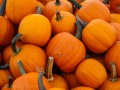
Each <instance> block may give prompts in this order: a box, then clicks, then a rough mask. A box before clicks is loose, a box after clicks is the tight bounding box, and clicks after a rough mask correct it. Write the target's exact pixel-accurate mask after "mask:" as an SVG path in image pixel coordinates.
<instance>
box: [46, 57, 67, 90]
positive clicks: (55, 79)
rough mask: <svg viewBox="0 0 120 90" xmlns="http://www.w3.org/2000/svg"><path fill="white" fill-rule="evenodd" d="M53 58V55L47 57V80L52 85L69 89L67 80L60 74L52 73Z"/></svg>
mask: <svg viewBox="0 0 120 90" xmlns="http://www.w3.org/2000/svg"><path fill="white" fill-rule="evenodd" d="M53 60H54V59H53V57H48V64H47V68H46V76H47V78H48V81H49V82H50V84H51V85H52V86H53V87H56V88H64V89H65V90H69V88H68V85H67V82H66V80H65V79H64V78H63V77H62V76H60V75H58V74H52V68H53Z"/></svg>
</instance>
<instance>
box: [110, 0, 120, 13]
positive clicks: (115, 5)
mask: <svg viewBox="0 0 120 90" xmlns="http://www.w3.org/2000/svg"><path fill="white" fill-rule="evenodd" d="M110 7H111V9H112V10H113V11H114V12H116V13H120V0H111V1H110Z"/></svg>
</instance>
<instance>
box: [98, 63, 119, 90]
mask: <svg viewBox="0 0 120 90" xmlns="http://www.w3.org/2000/svg"><path fill="white" fill-rule="evenodd" d="M110 66H111V76H110V78H108V79H107V80H106V81H105V82H104V84H103V85H102V86H101V87H100V89H99V90H120V78H118V77H117V72H116V65H115V63H113V62H111V63H110Z"/></svg>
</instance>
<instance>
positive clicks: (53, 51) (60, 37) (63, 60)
mask: <svg viewBox="0 0 120 90" xmlns="http://www.w3.org/2000/svg"><path fill="white" fill-rule="evenodd" d="M46 53H47V56H52V57H53V58H54V63H55V64H56V65H57V66H58V67H59V68H60V69H61V70H62V71H64V72H72V71H74V70H75V69H76V67H77V65H78V64H79V63H80V62H81V61H83V60H84V58H85V54H86V49H85V46H84V45H83V43H82V42H81V41H80V40H78V39H77V38H76V37H74V36H73V35H71V34H69V33H67V32H62V33H59V34H57V35H56V36H54V37H53V38H52V39H51V40H50V42H49V43H48V46H47V48H46Z"/></svg>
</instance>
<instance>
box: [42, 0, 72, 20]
mask: <svg viewBox="0 0 120 90" xmlns="http://www.w3.org/2000/svg"><path fill="white" fill-rule="evenodd" d="M56 10H60V11H68V12H70V13H72V12H73V9H72V5H71V3H70V2H68V1H67V0H53V1H50V2H48V3H47V4H46V5H45V7H44V9H43V12H42V14H43V15H44V16H45V17H47V18H48V19H49V20H51V18H52V17H53V16H54V15H55V13H56Z"/></svg>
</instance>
